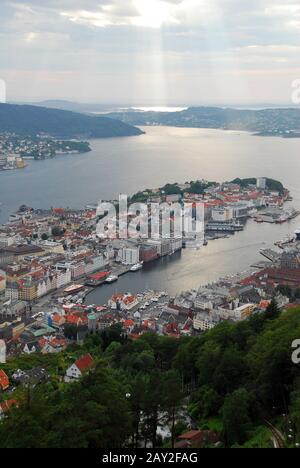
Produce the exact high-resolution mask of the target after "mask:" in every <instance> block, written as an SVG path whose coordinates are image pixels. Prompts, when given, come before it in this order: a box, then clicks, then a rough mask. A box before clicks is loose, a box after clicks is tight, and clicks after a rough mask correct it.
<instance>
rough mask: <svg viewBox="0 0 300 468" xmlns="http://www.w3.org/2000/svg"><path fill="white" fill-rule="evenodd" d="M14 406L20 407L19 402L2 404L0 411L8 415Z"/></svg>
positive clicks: (11, 401) (12, 401)
mask: <svg viewBox="0 0 300 468" xmlns="http://www.w3.org/2000/svg"><path fill="white" fill-rule="evenodd" d="M13 406H18V402H17V401H16V400H7V401H4V402H3V403H0V411H2V412H3V413H7V412H8V411H9V410H10V409H11V408H12V407H13Z"/></svg>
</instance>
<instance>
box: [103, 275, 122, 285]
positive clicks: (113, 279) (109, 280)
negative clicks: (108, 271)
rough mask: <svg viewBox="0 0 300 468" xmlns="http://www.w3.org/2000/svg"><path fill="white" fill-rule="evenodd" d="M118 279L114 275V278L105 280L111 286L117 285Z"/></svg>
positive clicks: (110, 277)
mask: <svg viewBox="0 0 300 468" xmlns="http://www.w3.org/2000/svg"><path fill="white" fill-rule="evenodd" d="M118 279H119V278H118V277H117V276H115V275H112V276H109V277H108V278H107V279H106V280H105V283H108V284H111V283H115V282H116V281H118Z"/></svg>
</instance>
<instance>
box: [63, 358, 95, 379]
mask: <svg viewBox="0 0 300 468" xmlns="http://www.w3.org/2000/svg"><path fill="white" fill-rule="evenodd" d="M93 366H94V359H93V358H92V356H91V355H90V354H86V355H85V356H82V357H81V358H80V359H77V361H75V362H74V364H72V366H71V367H69V369H68V370H67V372H66V375H65V382H66V383H69V382H74V381H76V380H79V379H80V378H81V377H82V376H83V375H84V374H86V373H87V372H89V371H90V370H91V369H92V367H93Z"/></svg>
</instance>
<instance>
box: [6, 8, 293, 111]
mask: <svg viewBox="0 0 300 468" xmlns="http://www.w3.org/2000/svg"><path fill="white" fill-rule="evenodd" d="M299 33H300V5H299V2H294V1H291V2H288V3H284V2H283V1H282V0H251V1H250V0H243V1H242V0H165V1H161V0H43V1H39V0H28V1H26V0H24V1H21V0H7V1H6V0H2V1H1V25H0V78H2V79H5V80H6V82H7V90H8V97H9V99H10V100H27V101H31V100H39V99H48V98H58V99H69V100H78V101H84V102H104V103H118V104H126V105H127V104H132V105H134V104H135V105H171V104H174V105H175V104H176V105H189V104H210V103H211V104H214V103H215V104H223V103H224V104H239V103H241V104H243V103H253V104H254V103H289V100H290V95H291V83H292V81H293V80H295V79H297V78H300V34H299Z"/></svg>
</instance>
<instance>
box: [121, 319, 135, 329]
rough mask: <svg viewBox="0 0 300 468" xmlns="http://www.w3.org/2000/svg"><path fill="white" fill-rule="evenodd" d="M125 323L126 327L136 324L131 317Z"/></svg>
mask: <svg viewBox="0 0 300 468" xmlns="http://www.w3.org/2000/svg"><path fill="white" fill-rule="evenodd" d="M123 325H124V327H125V328H131V327H133V326H134V321H133V320H131V319H128V320H125V322H124V324H123Z"/></svg>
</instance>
